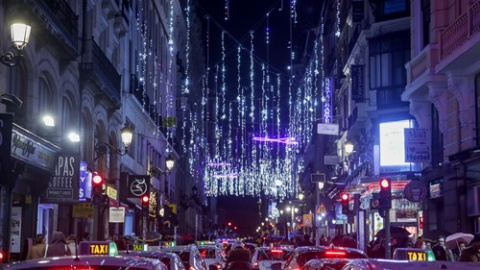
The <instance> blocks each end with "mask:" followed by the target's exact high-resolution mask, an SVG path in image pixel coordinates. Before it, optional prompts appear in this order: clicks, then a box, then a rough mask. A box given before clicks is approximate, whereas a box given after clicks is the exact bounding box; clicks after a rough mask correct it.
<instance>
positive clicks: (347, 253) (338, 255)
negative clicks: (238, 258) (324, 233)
mask: <svg viewBox="0 0 480 270" xmlns="http://www.w3.org/2000/svg"><path fill="white" fill-rule="evenodd" d="M363 258H368V257H367V255H366V254H365V252H363V251H362V250H359V249H355V248H346V247H336V246H334V245H330V246H313V247H297V248H296V249H294V250H293V253H292V255H291V256H290V257H289V258H288V260H287V262H286V263H285V267H284V268H283V269H284V270H298V269H300V268H302V267H303V266H304V265H305V264H306V263H307V262H308V261H310V260H314V259H325V260H332V259H336V260H343V261H344V262H345V263H346V262H347V261H349V260H351V259H363ZM271 268H274V269H278V265H275V264H273V265H272V267H271Z"/></svg>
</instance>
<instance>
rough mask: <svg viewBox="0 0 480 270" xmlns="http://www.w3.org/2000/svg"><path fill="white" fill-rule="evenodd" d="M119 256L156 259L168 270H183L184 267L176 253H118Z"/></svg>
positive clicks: (127, 251) (129, 251)
mask: <svg viewBox="0 0 480 270" xmlns="http://www.w3.org/2000/svg"><path fill="white" fill-rule="evenodd" d="M119 256H134V257H143V258H150V259H157V260H160V261H161V262H163V263H164V264H165V265H166V266H167V269H168V270H185V266H184V265H183V263H182V260H181V259H180V257H179V256H178V255H177V254H176V253H172V252H165V251H143V250H141V251H138V250H137V251H132V250H126V251H120V252H119Z"/></svg>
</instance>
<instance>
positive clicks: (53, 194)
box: [46, 153, 80, 202]
mask: <svg viewBox="0 0 480 270" xmlns="http://www.w3.org/2000/svg"><path fill="white" fill-rule="evenodd" d="M79 171H80V157H79V155H78V154H66V153H62V154H59V155H58V157H57V162H56V163H55V170H54V172H53V174H52V176H51V177H50V181H49V182H48V188H47V196H46V199H47V201H51V202H73V201H78V195H79V194H78V191H79V187H78V182H79Z"/></svg>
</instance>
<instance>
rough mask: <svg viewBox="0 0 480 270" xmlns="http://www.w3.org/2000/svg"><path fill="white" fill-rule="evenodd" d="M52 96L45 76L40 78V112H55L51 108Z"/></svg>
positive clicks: (38, 102) (38, 100)
mask: <svg viewBox="0 0 480 270" xmlns="http://www.w3.org/2000/svg"><path fill="white" fill-rule="evenodd" d="M51 103H52V97H51V93H50V89H49V87H48V84H47V82H46V81H45V79H44V78H40V80H39V83H38V99H37V108H38V114H39V115H43V114H46V113H53V112H52V109H53V108H51ZM56 120H57V119H56Z"/></svg>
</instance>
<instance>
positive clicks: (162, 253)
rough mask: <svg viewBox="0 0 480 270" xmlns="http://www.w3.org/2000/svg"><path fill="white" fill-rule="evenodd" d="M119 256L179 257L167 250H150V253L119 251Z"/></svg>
mask: <svg viewBox="0 0 480 270" xmlns="http://www.w3.org/2000/svg"><path fill="white" fill-rule="evenodd" d="M119 255H121V256H140V257H149V256H152V257H156V256H158V257H161V258H164V257H177V256H178V254H176V253H173V252H168V251H166V250H148V251H132V250H129V251H126V250H121V251H119Z"/></svg>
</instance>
